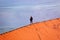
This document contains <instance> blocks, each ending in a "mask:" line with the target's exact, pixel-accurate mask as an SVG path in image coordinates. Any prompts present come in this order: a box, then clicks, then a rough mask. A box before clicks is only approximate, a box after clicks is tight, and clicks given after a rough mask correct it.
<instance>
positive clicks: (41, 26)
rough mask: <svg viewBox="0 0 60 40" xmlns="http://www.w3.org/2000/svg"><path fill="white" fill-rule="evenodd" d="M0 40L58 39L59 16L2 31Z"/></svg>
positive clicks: (59, 38)
mask: <svg viewBox="0 0 60 40" xmlns="http://www.w3.org/2000/svg"><path fill="white" fill-rule="evenodd" d="M0 40H60V18H56V19H52V20H47V21H43V22H37V23H32V24H29V25H26V26H23V27H21V28H17V29H15V30H12V31H9V32H6V33H2V34H0Z"/></svg>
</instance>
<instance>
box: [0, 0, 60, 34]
mask: <svg viewBox="0 0 60 40" xmlns="http://www.w3.org/2000/svg"><path fill="white" fill-rule="evenodd" d="M30 16H33V18H34V22H41V21H45V20H50V19H54V18H60V0H0V29H1V30H0V33H2V32H6V31H7V30H8V31H9V30H12V29H15V28H18V27H21V26H24V25H28V24H29V23H30V22H29V18H30ZM3 29H4V30H3Z"/></svg>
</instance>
